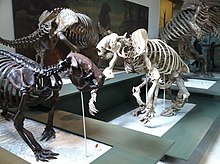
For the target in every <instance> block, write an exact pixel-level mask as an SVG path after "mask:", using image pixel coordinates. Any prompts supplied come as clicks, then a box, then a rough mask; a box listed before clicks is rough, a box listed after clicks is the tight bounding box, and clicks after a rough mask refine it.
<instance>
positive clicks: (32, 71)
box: [0, 50, 104, 161]
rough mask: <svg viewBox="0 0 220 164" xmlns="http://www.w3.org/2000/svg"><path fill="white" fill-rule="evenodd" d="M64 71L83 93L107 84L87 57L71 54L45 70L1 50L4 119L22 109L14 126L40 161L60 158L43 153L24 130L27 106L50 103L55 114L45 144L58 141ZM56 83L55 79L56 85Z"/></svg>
mask: <svg viewBox="0 0 220 164" xmlns="http://www.w3.org/2000/svg"><path fill="white" fill-rule="evenodd" d="M63 71H65V72H66V73H67V75H68V76H69V78H70V80H71V81H72V83H73V84H74V85H75V86H76V87H77V89H78V90H80V91H82V92H83V91H91V90H93V89H96V90H97V89H98V88H100V87H102V85H103V83H104V75H103V74H102V72H101V71H100V70H99V69H98V68H97V67H96V66H95V65H94V64H93V63H92V62H91V61H90V60H89V59H88V58H87V57H85V56H84V55H81V54H78V53H70V54H69V55H68V56H67V58H66V59H65V60H64V61H60V62H59V63H58V64H56V65H53V66H50V67H47V68H42V67H41V65H40V64H38V63H36V62H34V61H33V60H31V59H29V58H27V57H25V56H23V55H20V54H15V53H11V52H8V51H5V50H0V88H1V90H0V92H1V93H0V107H1V108H2V110H3V112H2V113H1V115H2V116H3V117H5V118H6V119H12V116H11V115H10V114H9V113H8V108H9V107H18V110H17V112H16V114H15V117H14V126H15V128H16V130H17V132H18V133H19V135H20V136H21V138H22V139H23V140H24V141H25V142H26V143H27V145H28V146H29V147H30V148H31V149H32V151H33V152H34V154H35V157H36V160H37V161H38V160H40V161H48V160H50V159H55V158H56V157H55V156H57V155H58V154H57V153H53V152H52V151H50V150H45V149H43V148H42V147H41V146H40V144H39V143H38V142H37V141H36V140H35V138H34V136H33V135H32V133H31V132H30V131H28V130H27V129H25V128H24V119H25V118H24V110H25V107H27V106H35V105H37V104H40V103H42V102H44V101H46V100H49V102H50V103H51V110H50V111H49V115H48V121H47V123H46V128H45V130H44V132H43V134H42V139H41V140H44V139H46V140H49V139H50V138H51V137H55V131H54V129H53V117H54V106H55V103H56V102H57V101H58V97H59V91H60V89H61V87H62V84H63V83H62V80H61V78H60V76H59V75H58V73H60V72H63ZM52 79H55V83H53V82H52ZM91 112H93V111H91Z"/></svg>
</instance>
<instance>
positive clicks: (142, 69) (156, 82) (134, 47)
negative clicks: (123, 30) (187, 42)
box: [96, 29, 190, 123]
mask: <svg viewBox="0 0 220 164" xmlns="http://www.w3.org/2000/svg"><path fill="white" fill-rule="evenodd" d="M96 48H97V51H98V55H99V56H101V57H102V58H104V59H110V58H111V57H112V59H111V61H110V62H109V67H107V68H105V70H104V71H103V73H104V74H105V76H106V79H108V78H113V77H114V74H113V67H114V64H115V62H116V61H117V59H118V57H122V58H123V59H124V67H125V70H126V72H127V73H145V74H146V75H147V76H148V77H149V78H150V80H151V82H152V86H151V88H150V89H149V91H148V93H147V100H148V101H147V102H146V103H144V102H143V101H142V100H141V97H140V88H141V87H143V86H144V85H145V84H146V82H147V81H146V80H144V82H143V83H142V84H141V85H139V86H137V87H134V88H133V89H132V92H133V95H134V97H135V98H136V100H137V103H138V104H139V106H140V110H138V111H137V112H136V115H138V114H140V113H142V114H144V115H143V117H142V118H141V121H143V122H144V123H147V122H148V121H149V120H150V119H151V118H152V117H153V116H154V113H155V105H156V100H157V96H158V90H159V88H169V87H170V86H171V84H172V83H173V82H176V84H177V86H178V87H179V92H178V94H177V98H176V101H175V102H174V103H173V105H172V106H171V107H170V108H169V109H168V110H165V111H164V112H163V113H162V115H165V116H171V115H174V114H175V112H176V111H177V110H179V108H180V107H182V106H183V105H184V104H185V102H186V101H187V100H188V97H189V95H190V94H189V92H188V91H187V89H186V87H185V86H184V81H183V79H182V78H181V76H180V75H181V74H183V73H188V72H189V68H188V66H187V65H186V64H185V63H184V61H183V60H182V59H181V58H180V56H179V55H178V54H177V53H176V51H175V50H174V49H173V48H171V47H170V46H168V45H167V44H166V43H165V42H163V41H161V40H159V39H148V35H147V31H146V30H145V29H138V30H136V31H135V32H133V33H132V35H131V36H130V37H128V38H127V37H126V34H125V35H124V36H118V35H117V34H116V33H112V34H110V35H107V36H105V37H104V38H103V39H102V40H101V41H100V42H99V43H98V45H97V47H96ZM164 77H166V79H164ZM160 80H163V81H165V82H166V83H165V84H162V83H160Z"/></svg>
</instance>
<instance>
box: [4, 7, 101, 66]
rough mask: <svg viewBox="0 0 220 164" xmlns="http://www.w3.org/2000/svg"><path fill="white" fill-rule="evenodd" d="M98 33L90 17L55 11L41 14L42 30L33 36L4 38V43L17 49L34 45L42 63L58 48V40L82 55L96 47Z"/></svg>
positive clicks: (66, 10)
mask: <svg viewBox="0 0 220 164" xmlns="http://www.w3.org/2000/svg"><path fill="white" fill-rule="evenodd" d="M98 32H99V29H98V28H97V26H94V24H93V22H92V20H91V19H90V18H89V17H88V16H87V15H85V14H82V13H80V12H78V11H75V10H71V9H68V8H55V9H53V10H52V11H50V12H49V11H47V10H46V11H44V12H43V13H42V14H41V16H40V17H39V24H38V29H37V30H35V31H34V32H33V33H31V34H30V35H28V36H25V37H22V38H19V39H15V40H6V39H3V38H1V37H0V43H1V44H3V45H6V46H10V47H14V48H21V47H22V48H25V47H28V46H33V47H34V48H35V50H36V52H37V56H36V57H37V58H38V57H40V59H41V60H40V61H41V64H42V63H43V57H44V54H45V51H46V50H49V49H52V48H53V47H55V46H56V44H57V42H58V40H61V41H62V42H63V43H64V44H65V45H67V46H68V47H69V48H70V49H71V50H72V51H73V52H76V51H77V52H79V51H80V50H81V49H84V48H88V47H89V46H94V47H95V45H96V44H97V42H98V37H99V34H98Z"/></svg>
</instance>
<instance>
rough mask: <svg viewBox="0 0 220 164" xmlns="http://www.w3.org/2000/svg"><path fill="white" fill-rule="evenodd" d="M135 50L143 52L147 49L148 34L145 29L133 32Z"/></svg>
mask: <svg viewBox="0 0 220 164" xmlns="http://www.w3.org/2000/svg"><path fill="white" fill-rule="evenodd" d="M131 40H132V45H133V47H134V51H135V52H137V53H138V54H142V53H144V52H146V51H147V41H148V34H147V31H146V30H145V29H142V28H141V29H138V30H136V31H135V32H133V33H132V34H131Z"/></svg>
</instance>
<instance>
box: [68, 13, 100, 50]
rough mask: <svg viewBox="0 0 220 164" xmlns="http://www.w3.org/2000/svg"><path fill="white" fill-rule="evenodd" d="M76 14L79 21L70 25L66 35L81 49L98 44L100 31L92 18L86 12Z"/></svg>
mask: <svg viewBox="0 0 220 164" xmlns="http://www.w3.org/2000/svg"><path fill="white" fill-rule="evenodd" d="M76 16H77V17H78V20H79V22H78V23H76V24H74V25H72V26H70V27H69V28H68V29H67V30H66V31H65V32H64V35H65V36H66V37H67V39H68V40H69V41H70V42H71V43H72V44H74V45H76V46H77V47H78V48H79V49H83V48H87V47H89V46H90V45H93V46H94V45H96V43H97V42H98V33H97V29H96V28H95V26H94V25H93V23H92V20H91V19H90V18H89V17H88V16H87V15H85V14H81V13H76Z"/></svg>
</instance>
